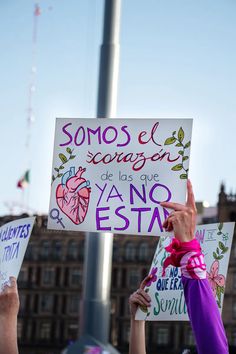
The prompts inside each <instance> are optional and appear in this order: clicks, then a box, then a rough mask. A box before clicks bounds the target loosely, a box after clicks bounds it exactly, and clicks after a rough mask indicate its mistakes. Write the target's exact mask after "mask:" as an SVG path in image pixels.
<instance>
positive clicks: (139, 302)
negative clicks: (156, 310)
mask: <svg viewBox="0 0 236 354" xmlns="http://www.w3.org/2000/svg"><path fill="white" fill-rule="evenodd" d="M152 277H153V275H152V274H149V275H148V276H147V277H146V278H145V279H144V280H143V281H142V283H141V284H140V287H139V289H138V290H136V291H135V292H134V293H133V294H131V295H130V298H129V307H130V314H131V318H132V319H134V317H135V314H136V311H137V309H138V307H139V306H141V307H149V306H150V301H151V298H150V296H149V295H148V294H147V293H146V291H144V288H145V286H146V285H147V283H148V282H149V281H150V280H151V278H152Z"/></svg>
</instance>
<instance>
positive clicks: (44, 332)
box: [39, 322, 51, 339]
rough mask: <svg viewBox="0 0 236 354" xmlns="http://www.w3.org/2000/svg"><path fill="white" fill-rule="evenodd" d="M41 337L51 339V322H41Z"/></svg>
mask: <svg viewBox="0 0 236 354" xmlns="http://www.w3.org/2000/svg"><path fill="white" fill-rule="evenodd" d="M39 335H40V339H51V323H49V322H43V323H41V324H40V330H39Z"/></svg>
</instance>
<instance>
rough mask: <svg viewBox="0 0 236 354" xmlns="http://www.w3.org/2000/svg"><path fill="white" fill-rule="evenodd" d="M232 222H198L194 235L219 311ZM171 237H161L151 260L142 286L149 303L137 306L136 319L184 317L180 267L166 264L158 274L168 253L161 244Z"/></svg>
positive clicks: (185, 308) (230, 243)
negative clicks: (166, 266)
mask: <svg viewBox="0 0 236 354" xmlns="http://www.w3.org/2000/svg"><path fill="white" fill-rule="evenodd" d="M234 225H235V223H233V222H227V223H224V224H223V223H220V224H207V225H198V226H197V227H196V231H195V237H196V238H197V239H198V241H199V243H200V245H201V248H202V252H203V254H204V257H205V263H206V267H207V277H208V280H209V282H210V285H211V288H212V290H213V293H214V296H215V299H216V302H217V305H218V307H219V310H220V311H222V306H223V299H224V292H225V284H226V275H227V269H228V263H229V256H230V250H231V245H232V239H233V233H234ZM172 238H173V236H172V237H167V238H164V237H161V238H160V240H159V243H158V245H157V249H156V252H155V255H154V258H153V261H152V265H151V269H150V273H152V274H153V278H152V280H151V281H150V282H149V283H148V284H147V287H146V288H145V290H146V291H148V294H149V295H150V297H151V299H152V301H151V307H149V308H145V307H140V308H139V309H138V311H137V313H136V317H135V319H136V320H147V321H186V320H188V319H189V318H188V314H187V307H186V304H185V299H184V293H183V285H182V281H181V273H180V269H179V268H176V267H173V266H169V267H168V268H167V269H166V274H165V276H164V277H162V269H163V262H164V260H165V259H166V258H167V257H168V255H169V254H168V253H167V252H166V250H165V247H166V246H168V245H169V244H170V242H171V240H172Z"/></svg>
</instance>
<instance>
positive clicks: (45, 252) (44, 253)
mask: <svg viewBox="0 0 236 354" xmlns="http://www.w3.org/2000/svg"><path fill="white" fill-rule="evenodd" d="M50 246H51V243H50V242H49V241H47V240H45V241H43V242H42V243H41V247H40V258H41V259H49V257H50Z"/></svg>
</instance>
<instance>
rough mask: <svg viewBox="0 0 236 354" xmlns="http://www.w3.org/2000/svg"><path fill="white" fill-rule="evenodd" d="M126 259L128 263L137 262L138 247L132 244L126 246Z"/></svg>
mask: <svg viewBox="0 0 236 354" xmlns="http://www.w3.org/2000/svg"><path fill="white" fill-rule="evenodd" d="M125 258H126V260H127V261H135V259H136V247H135V245H134V244H133V243H132V242H128V243H126V245H125Z"/></svg>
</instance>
